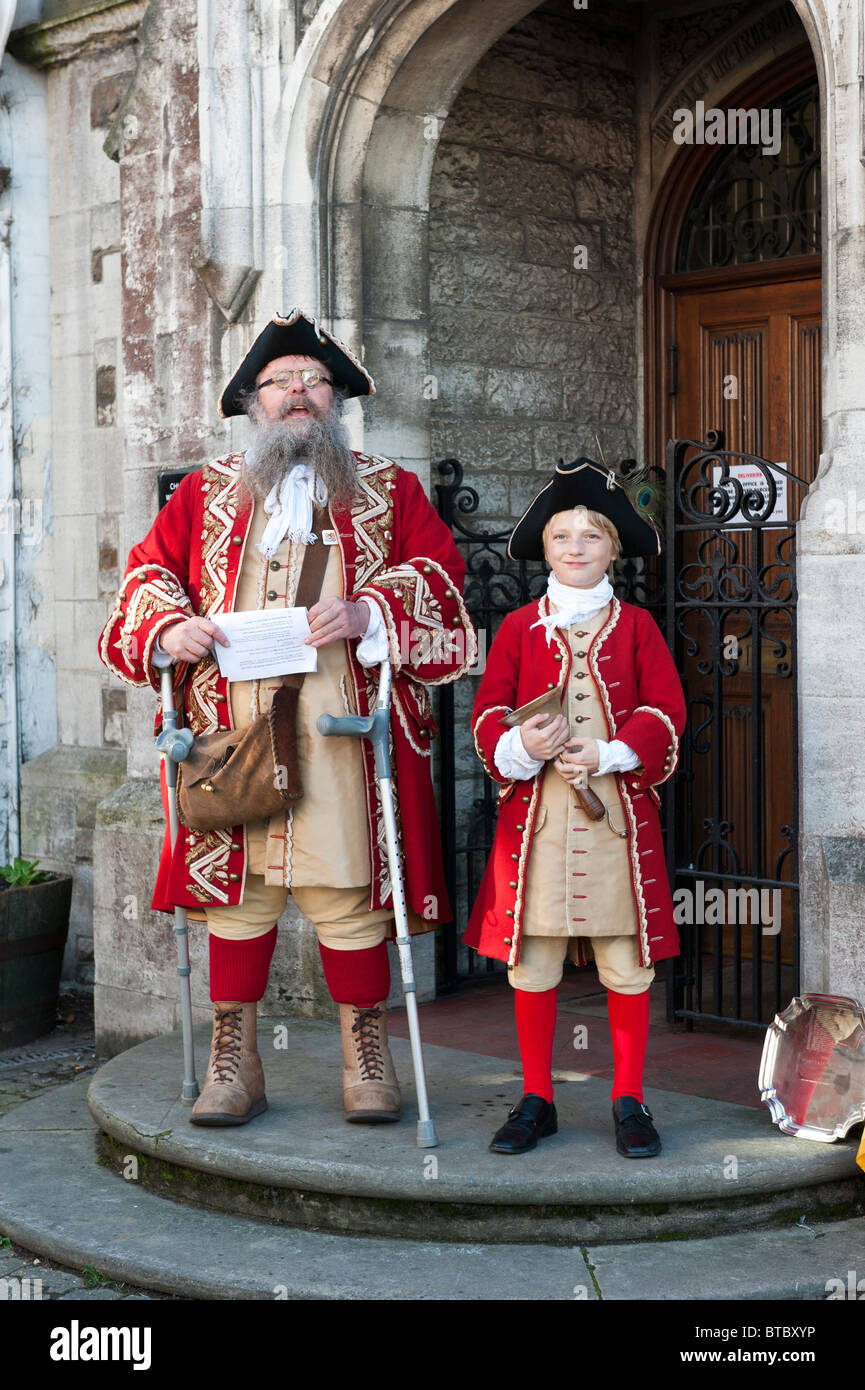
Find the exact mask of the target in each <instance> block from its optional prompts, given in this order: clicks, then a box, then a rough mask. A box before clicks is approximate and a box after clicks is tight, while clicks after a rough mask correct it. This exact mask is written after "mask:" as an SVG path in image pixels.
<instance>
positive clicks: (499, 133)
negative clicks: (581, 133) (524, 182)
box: [448, 91, 544, 153]
mask: <svg viewBox="0 0 865 1390" xmlns="http://www.w3.org/2000/svg"><path fill="white" fill-rule="evenodd" d="M534 118H535V110H534V108H533V107H532V106H530V105H523V104H522V103H520V102H519V101H514V100H513V94H512V95H511V97H509V98H508V99H504V98H499V97H493V96H490V95H489V94H488V93H486V92H472V91H466V92H463V93H462V94H461V96H460V99H459V101H458V102H457V105H456V107H455V109H454V112H453V115H452V116H450V117H449V118H448V140H454V141H456V142H457V143H458V144H464V145H491V146H493V147H494V148H495V149H499V150H508V149H510V150H521V151H523V152H524V153H530V152H531V150H532V149H533V148H534V144H535V130H534V125H535V119H534ZM540 153H544V151H540Z"/></svg>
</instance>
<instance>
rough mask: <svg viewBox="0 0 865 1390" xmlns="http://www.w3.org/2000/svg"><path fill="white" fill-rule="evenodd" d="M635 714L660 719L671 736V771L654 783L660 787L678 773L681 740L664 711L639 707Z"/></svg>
mask: <svg viewBox="0 0 865 1390" xmlns="http://www.w3.org/2000/svg"><path fill="white" fill-rule="evenodd" d="M634 714H654V716H655V718H656V719H660V720H661V722H662V724H664V725H665V726H666V729H667V733H668V734H669V735H670V742H669V744H668V745H667V757H668V758H669V757H670V754H672V759H671V762H670V771H669V772H667V773H665V775H664V776H663V777H659V779H658V781H657V782H653V783H652V786H653V787H660V786H662V785H663V784H664V782H666V781H667V778H668V777H672V775H673V773H674V772H675V771H676V764H677V763H678V761H679V740H678V737H677V735H676V730H675V729H674V728H673V722H672V720H671V719H670V718H669V717H668V716H667V715H666V714H664V711H663V710H660V709H655V707H654V705H637V708H636V709H635V710H634ZM632 718H633V716H632Z"/></svg>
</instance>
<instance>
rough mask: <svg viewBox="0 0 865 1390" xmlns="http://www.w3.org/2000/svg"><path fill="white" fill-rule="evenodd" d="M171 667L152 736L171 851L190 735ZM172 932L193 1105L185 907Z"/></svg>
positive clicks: (184, 1096) (188, 1100) (186, 1094)
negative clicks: (183, 725) (161, 768)
mask: <svg viewBox="0 0 865 1390" xmlns="http://www.w3.org/2000/svg"><path fill="white" fill-rule="evenodd" d="M172 681H173V667H171V666H167V667H166V668H165V669H164V670H163V672H162V676H161V691H162V733H161V734H160V735H159V738H158V739H157V740H156V747H157V750H158V752H160V753H162V754H164V756H165V782H166V785H167V787H168V833H169V837H170V840H171V853H172V854H174V846H175V844H176V843H177V831H178V820H177V800H176V795H175V788H176V786H177V764H178V763H182V762H183V760H184V758H187V757H188V756H189V750H190V749H191V747H192V743H193V737H192V730H191V729H178V727H177V709H176V707H175V704H174V686H173V683H172ZM174 936H175V939H176V941H177V973H178V975H179V976H180V1017H181V1020H182V1023H183V1086H182V1088H181V1092H180V1099H181V1101H182V1103H183V1104H184V1105H194V1104H195V1101H196V1100H197V1099H198V1082H197V1081H196V1079H195V1053H194V1052H193V1050H192V991H191V988H190V979H189V976H190V966H189V937H188V934H187V922H186V908H185V907H179V906H175V909H174Z"/></svg>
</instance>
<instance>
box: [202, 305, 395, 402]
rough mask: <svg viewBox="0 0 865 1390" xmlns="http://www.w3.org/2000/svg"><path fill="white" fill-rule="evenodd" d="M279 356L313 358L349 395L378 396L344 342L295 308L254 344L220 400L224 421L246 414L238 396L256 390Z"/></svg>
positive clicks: (272, 322) (273, 321)
mask: <svg viewBox="0 0 865 1390" xmlns="http://www.w3.org/2000/svg"><path fill="white" fill-rule="evenodd" d="M277 357H314V358H316V360H317V361H319V362H321V363H323V364H324V366H325V367H327V368H328V369H329V371H330V372H331V374H332V376H333V380H334V383H335V384H336V385H337V386H342V387H343V389H344V390H345V391H346V392H347V394H348V395H349V396H374V395H375V382H374V381H373V379H372V377H371V376H370V374H369V372H368V371H367V370H366V369H365V368H364V367H363V366H362V365H361V363H360V362H359V361H358V359H357V358H356V357H355V355H354V353H353V352H352V351H351V350H350V349H349V348H347V347H346V345H345V343H341V342H340V341H339V339H338V338H335V337H334V336H333V334H332V333H328V332H327V329H325V328H322V327H321V326H320V325H319V323H318V322H317V321H316V319H314V318H312V317H311V316H310V315H309V314H305V313H304V312H303V310H302V309H292V310H291V312H290V313H289V314H285V315H283V314H274V316H273V318H272V319H271V320H270V323H269V324H268V325H267V327H266V328H263V329H262V331H261V332H260V333H259V335H258V337H257V338H256V340H255V342H254V343H253V344H252V347H251V348H250V349H249V352H248V353H247V354H246V356H245V357H244V359H243V361H242V362H241V364H240V366H239V367H238V369H237V371H236V372H235V373H234V376H233V377H232V378H231V381H230V382H229V383H228V385H227V386H226V388H225V390H224V391H223V393H222V395H221V397H220V399H219V413H220V415H221V416H222V417H223V419H225V418H226V417H227V416H229V415H243V414H244V409H243V402H242V400H240V399H239V398H238V393H239V392H240V391H244V390H245V391H250V390H253V389H254V388H255V379H256V377H257V376H258V374H259V372H260V371H261V370H262V368H263V367H266V366H267V364H268V362H273V361H274V360H275V359H276V358H277Z"/></svg>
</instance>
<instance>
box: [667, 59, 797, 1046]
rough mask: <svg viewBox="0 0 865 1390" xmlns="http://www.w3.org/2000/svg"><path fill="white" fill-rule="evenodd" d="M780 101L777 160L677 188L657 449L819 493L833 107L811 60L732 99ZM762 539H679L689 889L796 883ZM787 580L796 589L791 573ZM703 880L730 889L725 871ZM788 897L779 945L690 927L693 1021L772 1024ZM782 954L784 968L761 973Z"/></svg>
mask: <svg viewBox="0 0 865 1390" xmlns="http://www.w3.org/2000/svg"><path fill="white" fill-rule="evenodd" d="M767 103H770V104H771V105H772V106H776V107H779V108H780V109H781V112H782V131H783V140H782V145H781V149H780V151H779V153H778V155H776V156H765V155H763V154H762V153H761V152H760V151H759V149H756V148H755V147H753V146H744V147H742V146H739V147H724V148H723V149H722V151H721V152H720V153H719V152H718V151H717V150H714V151H712V152H711V153H710V154H709V155H707V154H706V151H705V149H703V150H701V151H700V152H699V154H696V153H691V154H690V161H689V159H688V156H687V155H686V156H685V157H684V159H683V167H682V168H681V169H680V170H679V172H678V176H677V180H676V182H675V186H674V188H673V190H672V192H668V195H667V207H666V216H667V218H668V221H667V225H666V226H665V228H664V231H663V234H660V233H659V234H658V235H657V236H656V239H655V244H654V248H650V249H653V250H654V253H655V256H656V259H655V262H654V266H653V270H654V275H653V276H652V277H651V279H652V283H651V286H650V313H649V319H650V329H651V330H652V331H653V333H654V338H653V342H652V351H651V352H650V354H649V367H650V376H651V378H652V380H651V384H650V389H649V392H648V396H649V399H650V400H651V402H652V404H651V407H650V421H649V424H650V428H651V429H653V430H654V434H655V440H656V448H658V449H659V453H660V448H661V443H662V441H663V444H666V441H667V439H670V438H674V439H678V440H683V439H691V440H698V441H702V440H706V439H707V438H708V437H710V435H711V434H712V433H713V432H722V434H723V437H724V440H725V447H726V449H727V450H730V451H736V452H742V453H745V454H752V455H756V456H758V457H759V458H763V459H767V460H769V461H770V462H773V463H776V464H779V465H782V466H783V467H784V468H785V469H787V470H789V472H791V473H793V474H795V475H797V476H798V477H799V478H802V479H804V480H805V481H806V482H810V481H812V480H813V478H814V477H815V475H816V472H817V466H818V460H819V450H820V444H819V440H820V422H821V400H820V374H821V361H822V354H821V346H820V335H821V279H820V254H819V248H820V198H819V190H820V182H819V181H820V168H819V95H818V90H817V80H816V76H815V75H814V72H813V61H812V60H811V57H810V54H803V55H802V56H801V58H800V59H797V60H796V61H795V62H794V63H792V64H791V65H790V66H789V68H788V70H787V72H786V73H779V72H773V74H772V78H771V82H770V83H769V84H767V85H766V87H765V88H764V89H763V90H762V91H760V90H758V91H756V92H755V91H752V92H751V93H750V94H747V95H743V94H736V96H735V97H734V98H731V99H730V101H729V103H728V104H729V105H736V106H742V105H745V106H760V105H765V104H767ZM689 162H690V163H691V164H692V165H693V166H694V167H692V168H691V169H690V170H689V169H688V168H687V167H686V166H687V164H688V163H689ZM661 456H662V455H661ZM742 476H743V477H744V476H745V474H744V473H743V475H742ZM668 481H669V480H668ZM779 481H780V480H779ZM783 492H784V495H783V497H782V498H781V499H780V500H779V505H778V524H777V528H774V529H767V530H765V531H764V532H763V533H762V535H761V537H760V554H761V555H763V554H764V553H765V558H766V561H767V563H768V562H770V561H771V560H772V559H773V554H772V550H773V542H774V544H775V548H776V550H777V551H778V554H777V556H776V557H774V558H777V559H778V560H779V561H785V560H786V561H788V562H789V559H790V555H791V552H792V543H793V541H794V536H795V522H796V520H797V518H798V514H799V506H800V505H801V499H802V494H803V492H804V489H802V488H798V487H796V486H793V485H792V484H788V485H787V486H786V487H785V488H783ZM785 522H786V523H789V525H787V526H786V527H785V526H784V523H785ZM785 538H786V540H785ZM755 540H756V538H755V537H754V535H753V532H752V531H751V530H749V528H748V527H747V526H746V525H741V526H739V525H736V524H732V525H727V526H725V527H724V528H723V530H718V529H716V530H714V531H709V530H706V531H701V530H700V529H699V528H694V527H692V529H691V530H690V531H689V530H687V528H682V532H681V533H680V534H678V537H677V545H678V558H677V566H678V573H677V574H676V576H675V579H674V583H675V585H677V586H679V589H680V592H685V591H686V590H687V591H690V592H694V588H695V585H696V586H697V587H699V581H700V578H701V576H705V584H704V590H705V593H706V594H707V595H708V598H707V602H706V604H705V605H704V607H703V609H702V611H700V610H699V608H698V607H697V606H693V607H691V608H688V609H687V611H685V609H684V608H682V609H681V611H680V613H679V621H678V633H677V639H678V644H679V651H678V656H679V661H680V664H681V669H682V674H683V678H684V681H685V684H686V689H687V693H688V697H689V728H688V731H687V733H686V743H687V752H688V757H687V759H686V762H687V767H688V769H689V770H688V774H687V775H688V780H689V785H688V786H687V789H686V794H685V795H684V797H682V796H681V795H680V797H679V801H678V803H677V804H678V806H679V808H680V812H681V813H682V814H683V815H684V818H685V820H686V822H687V824H685V825H682V824H681V823H680V824H679V825H678V826H677V827H676V837H677V841H678V843H679V845H680V846H681V847H682V850H683V854H684V857H683V858H680V859H679V861H678V863H677V864H676V865H675V867H676V868H677V869H680V870H682V883H683V884H684V883H687V884H689V885H691V886H692V887H693V886H694V885H698V880H700V881H702V879H701V871H702V870H707V871H709V870H714V871H715V872H717V871H718V870H720V872H721V873H725V874H728V873H730V872H731V866H733V865H735V868H736V877H735V880H733V879H730V880H728V881H727V882H728V883H730V884H732V883H733V882H734V881H735V882H736V883H748V882H765V883H770V882H772V880H773V875H774V874H775V873H777V872H779V870H778V866H779V864H783V865H785V869H784V870H782V871H781V872H787V873H788V874H792V875H793V877H794V878H795V877H797V874H796V863H795V859H796V854H795V843H796V831H797V827H796V825H795V818H796V806H797V799H796V785H795V778H796V765H797V756H798V754H797V748H796V732H795V731H796V718H795V698H796V692H795V603H793V604H792V606H791V605H790V604H786V605H781V604H779V606H778V609H777V611H774V610H773V609H772V606H771V603H770V604H769V605H768V606H767V607H766V610H765V613H763V612H762V611H761V612H760V613H759V615H758V614H757V609H756V606H753V605H752V606H750V607H749V605H747V604H745V603H743V605H742V609H741V611H740V612H737V611H736V604H735V596H736V593H737V586H739V587H740V588H741V592H742V593H743V594H744V593H745V588H746V587H747V586H746V585H744V584H743V579H744V577H745V569H746V567H745V566H744V564H743V561H744V558H745V556H746V554H753V553H755V551H754V545H753V542H755ZM786 541H789V542H790V544H789V545H786V549H785V544H786ZM737 571H738V573H737ZM779 573H780V570H779ZM719 579H720V581H721V582H719ZM750 582H751V581H750V579H748V583H749V584H750ZM786 583H787V586H788V588H790V589H792V588H794V583H795V581H794V577H793V573H792V569H790V570H789V573H788V576H787V578H786ZM752 597H753V595H752ZM670 602H675V599H674V596H673V597H671V596H670V595H668V603H670ZM719 608H723V609H724V611H723V612H722V613H720V614H719V612H718V611H713V610H718V609H719ZM731 654H732V656H731ZM757 662H758V663H759V681H758V685H757V693H756V697H755V663H757ZM755 721H756V722H757V724H758V725H759V728H755V727H754V724H755ZM755 749H757V750H758V754H757V756H755ZM718 779H720V780H721V782H722V785H720V786H719V785H718ZM719 826H720V827H721V829H720V830H719ZM713 840H714V848H712V842H713ZM719 844H720V845H721V846H722V847H723V849H722V851H721V852H719V850H718V845H719ZM685 846H687V847H689V848H688V849H687V851H685V849H684V847H685ZM701 846H702V850H701V849H700V847H701ZM785 850H786V851H787V854H786V855H785ZM791 851H792V852H791ZM707 880H708V881H711V882H713V883H719V884H720V885H721V887H722V888H723V887H724V882H723V881H722V880H719V879H713V876H712V872H707ZM701 891H702V890H701ZM779 898H780V900H781V903H782V910H781V913H780V916H779V921H780V932H779V933H778V939H777V941H775V940H772V941H771V943H770V942H768V941H766V940H765V938H764V936H763V933H762V931H749V930H745V931H742V930H741V929H739V928H738V927H734V926H733V925H732V924H731V923H730V921H729V917H726V918H725V915H724V913H723V911H722V913H721V925H720V927H719V926H718V925H717V922H716V923H715V924H714V927H713V930H712V931H708V930H707V929H706V930H701V924H700V922H699V918H698V919H697V922H696V923H695V924H694V926H693V929H691V928H690V927H687V928H686V929H685V931H684V932H683V935H684V936H685V938H686V951H685V977H686V978H685V984H686V986H687V988H686V990H685V999H684V1003H682V994H681V992H680V994H679V996H678V998H679V1007H678V1009H677V1013H678V1016H679V1017H686V1018H693V1017H713V1018H730V1019H732V1018H736V1019H740V1020H743V1021H748V1022H752V1023H760V1024H762V1023H763V1022H765V1020H766V1017H767V1015H768V1016H769V1017H771V1012H772V1011H773V1009H774V1008H775V1007H776V1006H777V1004H778V998H779V996H780V997H781V998H782V999H783V998H784V995H785V993H789V990H790V989H795V988H796V987H797V985H798V980H797V979H796V963H797V942H796V908H795V901H796V900H795V895H794V894H791V893H783V894H781V893H779ZM767 902H768V900H767ZM773 906H775V904H774V903H773ZM708 943H712V944H713V949H708ZM770 945H771V953H770V954H771V958H772V965H773V970H772V971H766V972H764V971H762V964H763V961H762V955H763V952H764V946H765V948H766V950H767V952H768V948H769V946H770ZM755 956H756V959H755ZM767 959H768V954H767ZM752 967H753V968H752ZM743 980H744V985H743ZM784 1002H786V1000H784Z"/></svg>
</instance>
